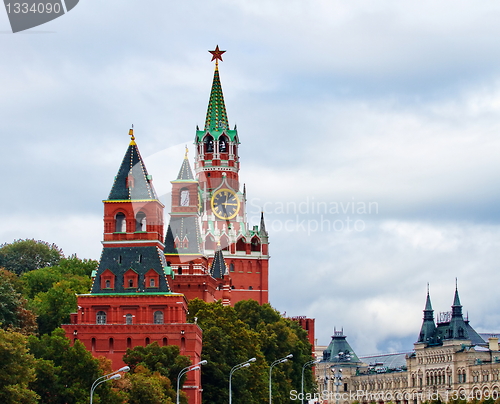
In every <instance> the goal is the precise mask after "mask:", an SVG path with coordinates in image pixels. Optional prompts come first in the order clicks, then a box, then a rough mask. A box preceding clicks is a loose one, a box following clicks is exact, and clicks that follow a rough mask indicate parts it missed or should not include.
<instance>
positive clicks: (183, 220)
mask: <svg viewBox="0 0 500 404" xmlns="http://www.w3.org/2000/svg"><path fill="white" fill-rule="evenodd" d="M176 238H177V239H178V240H183V241H185V240H187V241H188V243H187V245H186V244H184V245H183V246H182V247H181V248H177V247H176V246H175V239H176ZM165 254H167V255H178V254H179V255H186V254H187V255H195V256H198V255H202V252H201V250H200V226H199V223H198V218H197V217H196V216H171V217H170V223H169V224H168V227H167V233H166V235H165Z"/></svg>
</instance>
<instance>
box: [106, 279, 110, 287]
mask: <svg viewBox="0 0 500 404" xmlns="http://www.w3.org/2000/svg"><path fill="white" fill-rule="evenodd" d="M110 287H111V281H110V280H109V279H106V288H110Z"/></svg>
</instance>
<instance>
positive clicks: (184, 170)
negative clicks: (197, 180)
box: [177, 156, 194, 181]
mask: <svg viewBox="0 0 500 404" xmlns="http://www.w3.org/2000/svg"><path fill="white" fill-rule="evenodd" d="M177 180H191V181H192V180H194V176H193V172H192V171H191V166H190V165H189V160H188V158H187V156H186V157H184V160H183V162H182V165H181V169H180V170H179V174H178V175H177Z"/></svg>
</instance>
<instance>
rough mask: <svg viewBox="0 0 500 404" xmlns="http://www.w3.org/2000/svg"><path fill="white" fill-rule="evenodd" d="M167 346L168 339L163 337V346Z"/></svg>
mask: <svg viewBox="0 0 500 404" xmlns="http://www.w3.org/2000/svg"><path fill="white" fill-rule="evenodd" d="M167 345H168V339H167V337H163V346H167Z"/></svg>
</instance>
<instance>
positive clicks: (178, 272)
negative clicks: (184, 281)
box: [177, 267, 182, 275]
mask: <svg viewBox="0 0 500 404" xmlns="http://www.w3.org/2000/svg"><path fill="white" fill-rule="evenodd" d="M177 275H182V267H178V268H177Z"/></svg>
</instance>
